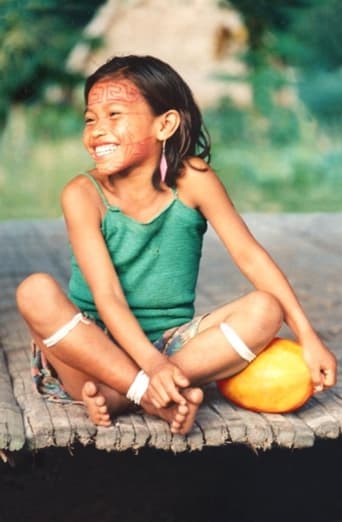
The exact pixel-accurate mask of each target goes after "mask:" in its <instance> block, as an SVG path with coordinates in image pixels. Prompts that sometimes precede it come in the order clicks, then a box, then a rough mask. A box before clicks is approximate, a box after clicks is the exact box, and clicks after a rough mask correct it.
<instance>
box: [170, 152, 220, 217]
mask: <svg viewBox="0 0 342 522" xmlns="http://www.w3.org/2000/svg"><path fill="white" fill-rule="evenodd" d="M177 190H178V194H179V197H180V199H182V201H183V202H184V203H185V204H187V205H189V206H190V207H193V208H201V207H202V205H203V201H204V199H208V198H210V195H212V196H215V195H217V193H221V194H222V195H223V194H225V195H226V196H227V194H226V191H225V188H224V186H223V184H222V182H221V181H220V179H219V177H218V176H217V174H216V172H215V171H214V170H213V169H212V168H211V167H210V166H209V165H208V164H207V163H206V162H205V161H204V160H203V159H202V158H198V157H191V158H188V159H187V160H186V161H185V163H184V167H183V169H182V175H181V176H180V177H179V179H178V180H177Z"/></svg>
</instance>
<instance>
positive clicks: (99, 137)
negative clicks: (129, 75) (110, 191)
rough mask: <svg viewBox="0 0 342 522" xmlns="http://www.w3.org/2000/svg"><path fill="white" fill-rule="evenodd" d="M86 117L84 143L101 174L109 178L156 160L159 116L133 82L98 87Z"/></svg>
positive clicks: (106, 82) (110, 82)
mask: <svg viewBox="0 0 342 522" xmlns="http://www.w3.org/2000/svg"><path fill="white" fill-rule="evenodd" d="M85 115H86V125H85V130H84V144H85V146H86V148H87V150H88V152H89V153H90V155H91V156H92V158H93V159H94V161H95V163H96V168H97V169H98V171H99V173H102V174H108V175H110V174H114V173H118V172H120V171H126V170H127V169H130V168H135V167H139V166H140V167H141V166H142V165H143V164H146V163H147V162H148V163H151V161H153V158H154V157H155V155H156V149H158V144H157V141H158V140H157V138H156V137H155V130H156V129H155V121H156V117H155V115H154V114H153V113H152V111H151V109H150V106H149V105H148V103H147V102H146V100H145V98H144V97H143V96H142V95H141V93H140V91H139V89H138V88H137V87H136V86H135V85H134V84H133V83H132V82H131V81H129V80H125V79H121V80H118V81H114V80H103V81H101V82H98V83H97V84H95V85H94V86H93V87H92V88H91V90H90V92H89V96H88V107H87V110H86V113H85ZM159 149H160V145H159ZM152 170H153V169H152Z"/></svg>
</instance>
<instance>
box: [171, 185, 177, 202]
mask: <svg viewBox="0 0 342 522" xmlns="http://www.w3.org/2000/svg"><path fill="white" fill-rule="evenodd" d="M170 188H171V190H172V194H173V197H174V198H175V199H178V191H177V187H175V186H173V187H170Z"/></svg>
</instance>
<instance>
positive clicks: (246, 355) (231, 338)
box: [220, 323, 255, 362]
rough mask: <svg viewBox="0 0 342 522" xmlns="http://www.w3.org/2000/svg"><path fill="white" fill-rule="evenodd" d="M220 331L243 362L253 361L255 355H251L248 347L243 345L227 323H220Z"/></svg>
mask: <svg viewBox="0 0 342 522" xmlns="http://www.w3.org/2000/svg"><path fill="white" fill-rule="evenodd" d="M220 329H221V332H222V333H223V335H224V336H225V338H226V339H227V341H228V342H229V344H230V345H231V347H232V348H234V350H235V351H236V353H238V354H239V355H240V357H241V358H242V359H245V361H248V362H251V361H253V359H255V353H253V352H252V351H251V350H250V349H249V348H248V346H246V345H245V343H244V342H243V340H242V339H241V338H240V337H239V336H238V334H237V333H236V332H235V330H233V328H232V327H231V326H229V325H228V324H227V323H221V324H220Z"/></svg>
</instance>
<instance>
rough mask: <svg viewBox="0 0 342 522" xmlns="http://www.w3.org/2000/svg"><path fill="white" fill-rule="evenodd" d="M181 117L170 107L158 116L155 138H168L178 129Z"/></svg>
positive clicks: (163, 139) (161, 139)
mask: <svg viewBox="0 0 342 522" xmlns="http://www.w3.org/2000/svg"><path fill="white" fill-rule="evenodd" d="M180 121H181V117H180V114H179V112H178V111H176V110H175V109H170V110H169V111H166V112H164V113H163V114H161V115H160V116H159V117H158V123H157V138H158V139H159V140H160V141H165V140H167V139H168V138H170V137H171V136H172V135H173V134H174V133H175V132H176V130H177V129H178V127H179V125H180Z"/></svg>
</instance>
